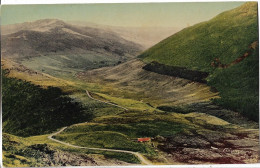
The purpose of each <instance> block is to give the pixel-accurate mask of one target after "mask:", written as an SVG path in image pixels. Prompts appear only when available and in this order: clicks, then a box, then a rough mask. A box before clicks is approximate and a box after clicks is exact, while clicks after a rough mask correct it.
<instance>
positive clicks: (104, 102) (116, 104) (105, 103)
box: [86, 90, 128, 110]
mask: <svg viewBox="0 0 260 168" xmlns="http://www.w3.org/2000/svg"><path fill="white" fill-rule="evenodd" d="M86 93H87V95H88V97H89V98H90V99H92V100H96V101H99V102H102V103H105V104H110V105H112V106H116V107H119V108H122V109H124V110H128V109H127V108H125V107H123V106H119V105H117V104H114V103H110V102H105V101H102V100H98V99H95V98H93V97H92V96H91V95H90V94H89V92H88V91H87V90H86Z"/></svg>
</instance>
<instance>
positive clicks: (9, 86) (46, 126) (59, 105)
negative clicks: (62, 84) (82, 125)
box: [2, 71, 92, 136]
mask: <svg viewBox="0 0 260 168" xmlns="http://www.w3.org/2000/svg"><path fill="white" fill-rule="evenodd" d="M6 75H7V72H6V71H3V75H2V82H3V83H2V84H3V87H2V94H3V99H2V100H3V102H2V105H3V132H7V133H11V134H14V135H19V136H30V135H38V134H43V133H46V132H50V131H53V130H56V129H57V128H60V127H62V126H67V125H71V124H73V123H78V122H83V121H86V120H88V119H90V118H91V117H92V115H91V113H90V112H89V111H87V110H86V109H84V108H83V107H82V106H81V104H79V103H78V102H75V101H74V100H73V99H71V98H70V97H68V96H67V95H65V94H64V93H63V92H62V91H61V89H59V88H56V87H48V88H47V89H43V88H41V87H40V86H37V85H33V84H31V83H30V82H26V81H23V80H18V79H16V78H9V77H7V76H6Z"/></svg>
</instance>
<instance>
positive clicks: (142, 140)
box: [137, 137, 151, 142]
mask: <svg viewBox="0 0 260 168" xmlns="http://www.w3.org/2000/svg"><path fill="white" fill-rule="evenodd" d="M137 141H138V142H151V138H148V137H147V138H137Z"/></svg>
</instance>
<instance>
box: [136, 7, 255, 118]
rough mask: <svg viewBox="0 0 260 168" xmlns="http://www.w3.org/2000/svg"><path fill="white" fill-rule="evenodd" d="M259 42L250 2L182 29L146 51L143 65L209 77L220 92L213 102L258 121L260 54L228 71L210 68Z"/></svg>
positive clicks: (250, 56)
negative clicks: (165, 66)
mask: <svg viewBox="0 0 260 168" xmlns="http://www.w3.org/2000/svg"><path fill="white" fill-rule="evenodd" d="M257 40H258V17H257V3H256V2H249V3H245V4H244V5H242V6H240V7H238V8H236V9H233V10H230V11H227V12H224V13H222V14H220V15H218V16H216V17H215V18H213V19H212V20H210V21H207V22H203V23H199V24H196V25H194V26H191V27H189V28H185V29H183V30H182V31H180V32H178V33H176V34H174V35H173V36H171V37H169V38H167V39H165V40H163V41H162V42H160V43H158V44H157V45H155V46H154V47H152V48H150V49H149V50H147V51H145V52H144V53H143V54H141V55H140V56H139V57H140V58H141V59H143V60H144V61H145V62H152V61H157V62H159V63H161V64H166V65H170V66H178V67H183V68H187V69H190V70H199V71H204V72H208V73H210V75H209V77H208V78H207V82H208V84H209V85H210V86H213V87H215V88H216V89H217V90H218V91H219V92H220V96H221V98H220V99H216V100H214V102H216V103H218V104H220V105H222V106H224V107H226V108H228V109H232V110H236V111H239V112H241V113H242V114H244V115H245V116H247V117H249V118H250V119H253V120H255V121H257V120H258V115H259V114H258V112H259V111H258V109H259V107H258V101H259V95H258V90H259V83H258V78H259V72H258V62H259V58H258V56H259V51H258V45H255V47H253V49H252V53H251V54H250V55H249V56H248V57H247V58H245V59H244V60H242V61H241V62H238V63H237V64H234V65H232V66H230V67H227V68H216V67H214V66H211V63H212V62H214V59H216V58H217V59H219V60H220V62H221V63H223V64H230V63H231V62H233V61H234V60H236V59H237V58H239V57H241V56H243V55H244V54H245V53H246V52H247V51H248V48H249V47H252V46H251V44H253V43H254V42H256V41H257Z"/></svg>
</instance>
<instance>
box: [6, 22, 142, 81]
mask: <svg viewBox="0 0 260 168" xmlns="http://www.w3.org/2000/svg"><path fill="white" fill-rule="evenodd" d="M1 28H2V38H1V40H2V50H1V54H2V56H3V58H8V59H11V60H13V61H15V62H19V63H22V64H23V65H25V66H26V67H28V68H32V69H34V70H37V71H38V72H46V73H49V74H53V75H56V76H57V75H60V74H63V75H64V74H69V75H71V74H73V73H74V72H75V71H79V70H83V69H95V68H99V67H103V66H111V65H114V64H118V63H120V62H125V61H126V60H129V59H131V58H133V57H135V56H136V55H137V54H138V53H140V52H141V51H142V50H143V47H142V46H141V45H139V44H136V43H134V42H131V41H128V40H125V39H124V38H122V37H121V36H120V35H118V34H116V33H114V32H112V31H109V30H104V29H99V28H92V27H87V26H85V27H81V26H75V25H71V24H68V23H65V22H63V21H61V20H55V19H44V20H38V21H35V22H26V23H21V24H15V25H4V26H1Z"/></svg>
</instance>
